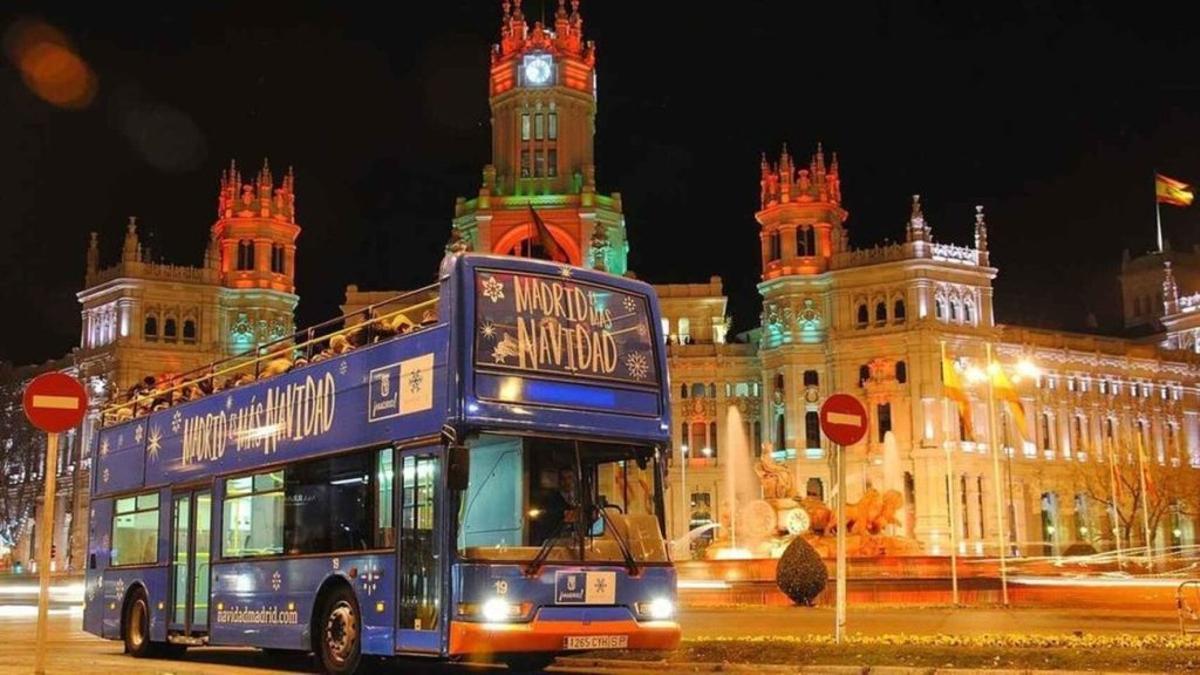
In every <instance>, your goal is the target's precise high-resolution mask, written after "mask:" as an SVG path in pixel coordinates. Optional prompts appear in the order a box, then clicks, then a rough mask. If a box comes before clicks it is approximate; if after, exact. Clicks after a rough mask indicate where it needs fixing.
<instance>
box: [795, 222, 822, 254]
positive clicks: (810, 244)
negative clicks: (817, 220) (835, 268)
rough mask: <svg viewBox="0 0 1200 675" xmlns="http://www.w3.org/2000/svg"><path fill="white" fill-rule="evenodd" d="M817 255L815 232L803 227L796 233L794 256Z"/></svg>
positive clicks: (810, 228) (811, 228)
mask: <svg viewBox="0 0 1200 675" xmlns="http://www.w3.org/2000/svg"><path fill="white" fill-rule="evenodd" d="M816 254H817V231H816V229H815V228H813V227H810V226H807V225H805V226H803V227H801V228H800V229H799V230H797V231H796V255H798V256H801V257H805V256H815V255H816Z"/></svg>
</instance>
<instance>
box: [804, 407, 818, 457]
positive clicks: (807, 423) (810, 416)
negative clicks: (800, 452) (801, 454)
mask: <svg viewBox="0 0 1200 675" xmlns="http://www.w3.org/2000/svg"><path fill="white" fill-rule="evenodd" d="M804 447H806V448H811V449H816V448H820V447H821V418H820V415H818V414H817V411H816V410H809V411H808V412H806V413H804Z"/></svg>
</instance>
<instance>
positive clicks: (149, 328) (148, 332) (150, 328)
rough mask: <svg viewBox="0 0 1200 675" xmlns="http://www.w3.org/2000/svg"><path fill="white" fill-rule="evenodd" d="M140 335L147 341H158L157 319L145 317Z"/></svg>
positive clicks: (149, 315) (149, 316) (150, 316)
mask: <svg viewBox="0 0 1200 675" xmlns="http://www.w3.org/2000/svg"><path fill="white" fill-rule="evenodd" d="M142 333H143V334H144V335H145V336H146V339H147V340H157V339H158V317H157V316H155V315H153V314H147V315H146V324H145V326H143V328H142Z"/></svg>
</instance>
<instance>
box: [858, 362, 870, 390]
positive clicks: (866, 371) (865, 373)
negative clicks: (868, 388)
mask: <svg viewBox="0 0 1200 675" xmlns="http://www.w3.org/2000/svg"><path fill="white" fill-rule="evenodd" d="M869 379H871V366H868V365H867V364H865V363H864V364H863V365H861V366H859V367H858V386H860V387H861V386H862V385H863V384H865V383H866V382H867V380H869Z"/></svg>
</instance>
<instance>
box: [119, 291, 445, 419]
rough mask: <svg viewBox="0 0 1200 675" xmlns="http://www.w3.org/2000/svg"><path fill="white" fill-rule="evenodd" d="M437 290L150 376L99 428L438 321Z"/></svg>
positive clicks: (410, 294) (396, 298)
mask: <svg viewBox="0 0 1200 675" xmlns="http://www.w3.org/2000/svg"><path fill="white" fill-rule="evenodd" d="M437 290H438V284H430V285H429V286H424V287H422V288H418V289H416V290H413V291H408V292H406V293H402V294H400V295H397V296H394V297H391V298H388V299H387V300H383V301H381V302H377V303H374V304H371V305H367V306H366V307H364V308H363V309H360V310H358V311H355V312H350V313H348V314H344V315H342V316H339V317H335V318H332V319H329V320H326V321H323V322H321V323H319V324H316V325H314V326H309V327H308V328H305V329H304V330H300V331H297V332H295V333H292V334H291V335H288V336H285V337H281V338H277V339H275V340H272V341H271V342H268V343H265V344H262V345H259V346H257V347H254V348H252V349H249V350H247V352H244V353H242V354H238V355H236V356H228V357H225V358H223V359H218V360H216V361H213V362H211V363H208V364H206V365H203V366H201V367H199V368H196V369H193V370H190V371H187V372H185V373H182V374H179V375H173V376H171V377H169V378H166V380H165V381H164V382H157V381H155V382H154V384H153V385H152V384H151V383H150V382H149V380H152V379H153V378H152V377H150V376H148V377H147V378H146V379H145V380H143V381H142V382H139V383H138V384H135V385H134V386H133V387H131V388H130V389H129V390H127V391H126V392H125V393H124V395H123V398H124V399H125V400H122V401H120V402H118V403H114V404H112V405H110V406H107V407H105V408H104V409H102V411H101V413H100V424H101V426H108V425H110V424H117V423H121V422H125V421H128V420H130V419H133V418H135V417H141V416H142V415H146V414H149V413H150V412H154V411H157V410H162V409H164V408H170V407H172V406H174V405H178V404H181V403H187V402H189V401H193V400H197V399H199V398H202V397H204V396H207V395H209V394H213V393H216V392H218V391H226V390H229V389H232V388H234V387H237V386H240V385H242V384H246V383H249V382H254V381H257V380H261V379H265V378H268V377H273V376H275V375H281V374H283V373H286V372H290V371H291V370H293V369H295V368H299V367H301V366H304V365H308V364H309V363H316V362H319V361H323V360H325V359H327V358H332V357H334V356H340V355H342V354H345V353H348V352H350V351H353V350H354V349H355V348H357V347H362V346H366V345H369V344H372V343H374V342H379V341H381V340H386V339H390V338H393V337H398V336H400V335H404V334H407V333H409V332H412V331H414V330H419V329H421V328H423V327H426V326H429V325H431V324H434V323H437V302H438V299H439V298H438V293H437ZM397 305H400V306H399V307H396V306H397ZM416 312H420V316H419V317H416V318H415V319H414V316H415V313H416ZM410 315H411V316H410ZM318 348H320V349H318ZM251 352H253V355H252V356H251V355H250V353H251ZM226 375H229V376H230V377H229V378H228V379H226V380H225V381H224V382H223V383H222V386H220V387H219V388H218V387H217V383H216V378H218V377H224V376H226ZM163 385H166V386H163Z"/></svg>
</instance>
